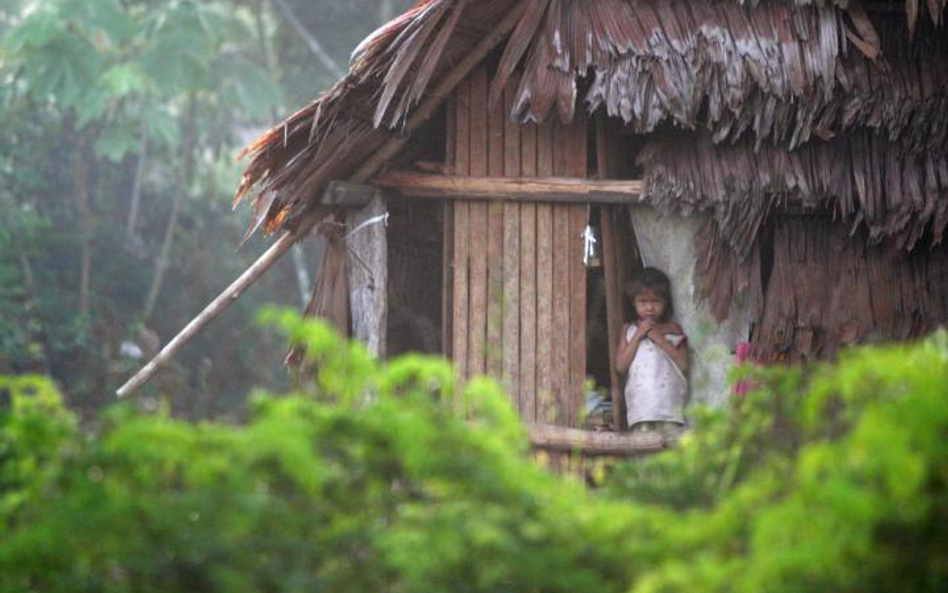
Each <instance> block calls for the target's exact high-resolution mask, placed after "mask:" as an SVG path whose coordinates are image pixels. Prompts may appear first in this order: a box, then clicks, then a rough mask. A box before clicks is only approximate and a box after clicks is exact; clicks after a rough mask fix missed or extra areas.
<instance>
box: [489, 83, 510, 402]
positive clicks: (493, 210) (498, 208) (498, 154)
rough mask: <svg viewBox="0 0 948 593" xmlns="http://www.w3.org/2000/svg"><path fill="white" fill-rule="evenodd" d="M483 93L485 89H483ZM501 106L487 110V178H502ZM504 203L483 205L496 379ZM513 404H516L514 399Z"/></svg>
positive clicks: (501, 306) (498, 371)
mask: <svg viewBox="0 0 948 593" xmlns="http://www.w3.org/2000/svg"><path fill="white" fill-rule="evenodd" d="M485 92H486V86H485ZM503 107H504V106H503V104H498V105H494V106H492V107H490V108H489V109H487V106H486V104H485V109H487V136H488V139H487V175H488V176H489V177H502V176H503V175H504V150H505V142H504V120H505V119H506V118H505V117H504V111H503ZM503 326H504V204H502V203H500V202H496V201H492V202H490V203H488V205H487V374H488V375H490V376H491V377H497V378H498V379H500V378H501V377H502V375H503V367H504V348H503ZM508 395H511V397H513V404H514V406H515V407H516V406H517V405H518V402H517V399H516V396H513V395H512V394H508Z"/></svg>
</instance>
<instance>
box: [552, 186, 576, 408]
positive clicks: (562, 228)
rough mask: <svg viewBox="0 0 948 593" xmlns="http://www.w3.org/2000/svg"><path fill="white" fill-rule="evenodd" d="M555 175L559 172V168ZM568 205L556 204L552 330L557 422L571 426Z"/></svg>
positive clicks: (554, 210) (554, 212)
mask: <svg viewBox="0 0 948 593" xmlns="http://www.w3.org/2000/svg"><path fill="white" fill-rule="evenodd" d="M554 174H555V175H558V174H559V172H557V171H555V172H554ZM571 208H572V206H570V205H568V204H554V205H553V299H552V300H553V316H552V329H551V333H550V349H551V358H552V362H551V369H550V372H551V377H550V384H551V391H552V393H553V399H554V401H555V406H556V412H557V413H556V424H560V425H564V426H568V425H570V423H571V421H572V419H571V418H570V416H569V411H570V401H569V400H570V395H569V392H570V385H569V362H570V361H569V358H570V347H569V316H570V306H569V304H570V283H569V256H570V232H569V231H570V209H571Z"/></svg>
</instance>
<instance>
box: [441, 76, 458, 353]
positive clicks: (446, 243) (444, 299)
mask: <svg viewBox="0 0 948 593" xmlns="http://www.w3.org/2000/svg"><path fill="white" fill-rule="evenodd" d="M455 97H456V96H455V95H454V94H453V93H452V94H451V96H449V97H448V99H447V100H446V101H445V113H444V144H445V146H444V165H445V169H446V170H447V171H450V172H452V173H453V172H454V170H455V163H454V160H455V150H456V148H457V147H456V144H457V139H456V130H455V127H456V121H457V120H456V118H457V103H456V98H455ZM441 262H442V264H441V354H443V355H444V357H445V358H448V359H450V358H451V357H452V356H453V351H454V204H453V203H452V202H451V200H445V201H444V203H443V204H442V207H441Z"/></svg>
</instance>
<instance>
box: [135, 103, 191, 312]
mask: <svg viewBox="0 0 948 593" xmlns="http://www.w3.org/2000/svg"><path fill="white" fill-rule="evenodd" d="M196 118H197V98H196V97H195V94H194V93H193V92H192V93H191V96H190V97H189V98H188V113H187V120H186V121H185V123H184V127H185V130H184V142H183V143H182V146H181V150H182V153H183V154H182V161H183V166H182V167H181V174H180V176H179V177H178V183H177V187H176V189H175V193H174V199H173V201H172V202H171V214H170V215H169V216H168V226H167V227H166V228H165V236H164V239H163V240H162V242H161V250H160V251H159V252H158V257H157V258H156V259H155V272H154V274H153V275H152V278H151V287H150V288H149V289H148V296H147V298H146V299H145V314H144V318H145V319H146V320H147V319H148V318H149V317H151V314H152V312H154V310H155V303H156V302H157V301H158V295H159V293H160V292H161V285H162V284H163V282H164V278H165V271H166V270H167V269H168V261H169V259H170V257H171V245H172V243H173V242H174V234H175V231H176V230H177V227H178V212H179V211H180V210H181V202H183V201H184V197H185V195H187V193H188V187H190V185H191V176H192V173H193V171H194V126H195V123H196V122H195V120H196Z"/></svg>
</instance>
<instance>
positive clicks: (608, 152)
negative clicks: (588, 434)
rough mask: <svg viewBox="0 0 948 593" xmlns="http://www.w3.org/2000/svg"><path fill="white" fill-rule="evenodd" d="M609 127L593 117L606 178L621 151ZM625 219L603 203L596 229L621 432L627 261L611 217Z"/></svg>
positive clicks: (615, 420)
mask: <svg viewBox="0 0 948 593" xmlns="http://www.w3.org/2000/svg"><path fill="white" fill-rule="evenodd" d="M617 144H618V143H617V142H616V140H615V134H614V132H612V127H611V126H610V125H609V122H607V121H606V117H605V115H604V114H600V116H599V117H597V118H596V166H597V167H598V171H597V173H598V175H599V178H600V179H608V178H609V177H611V176H613V175H614V174H616V173H617V171H616V170H615V169H616V168H617V166H616V165H617V164H616V163H615V160H616V157H617V156H618V154H620V151H619V148H618V146H617ZM617 215H618V216H624V217H625V218H628V215H627V213H625V212H624V209H623V208H621V207H608V206H603V207H601V209H600V211H599V231H600V235H601V239H602V245H601V246H600V247H601V248H602V266H603V280H604V283H605V287H604V288H605V291H606V333H607V336H606V340H607V343H608V347H609V396H610V399H611V401H612V429H613V430H615V431H623V430H625V429H626V428H627V426H626V422H627V421H626V414H625V391H624V386H623V384H622V383H621V380H622V377H621V376H620V375H619V373H618V372H617V371H616V369H615V365H614V364H613V361H614V360H615V354H616V352H615V350H616V346H617V344H618V340H619V335H620V332H621V330H622V322H623V320H622V317H623V311H622V302H623V299H622V285H621V283H620V282H621V281H620V271H621V267H620V266H622V265H625V264H627V262H624V261H622V259H621V258H620V252H619V246H618V242H617V241H616V229H615V222H614V219H615V218H616V216H617Z"/></svg>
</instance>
